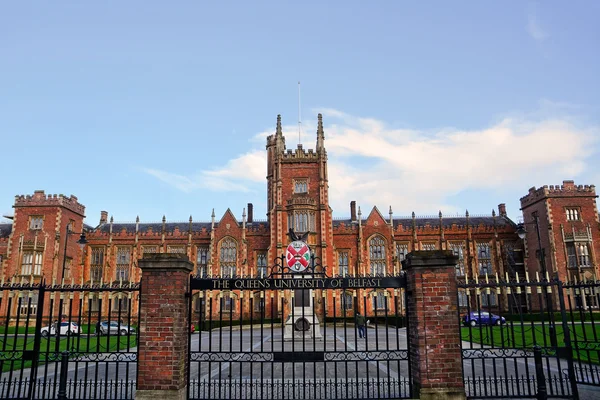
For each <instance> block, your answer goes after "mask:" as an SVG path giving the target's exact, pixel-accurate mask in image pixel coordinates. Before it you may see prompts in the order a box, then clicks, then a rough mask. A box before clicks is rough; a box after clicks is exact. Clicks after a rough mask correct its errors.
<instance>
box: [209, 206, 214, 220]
mask: <svg viewBox="0 0 600 400" xmlns="http://www.w3.org/2000/svg"><path fill="white" fill-rule="evenodd" d="M210 217H211V218H214V217H215V209H214V208H213V209H212V214H211V215H210Z"/></svg>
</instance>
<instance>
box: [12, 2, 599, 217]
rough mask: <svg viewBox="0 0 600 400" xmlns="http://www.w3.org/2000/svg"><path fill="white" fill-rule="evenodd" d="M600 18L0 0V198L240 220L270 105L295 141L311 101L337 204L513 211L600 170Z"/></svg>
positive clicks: (269, 124)
mask: <svg viewBox="0 0 600 400" xmlns="http://www.w3.org/2000/svg"><path fill="white" fill-rule="evenodd" d="M599 16H600V2H597V1H578V2H561V1H543V2H527V1H508V2H494V3H492V2H479V1H463V2H443V1H431V2H399V1H377V2H361V1H349V0H345V1H328V2H318V1H302V2H287V1H253V2H246V1H223V2H210V3H209V2H196V1H190V2H185V1H179V2H158V1H156V2H155V1H128V2H120V1H105V2H75V1H73V2H63V1H54V2H44V3H41V2H27V3H26V2H2V3H0V144H1V150H0V155H1V160H2V167H3V168H2V172H3V173H2V177H3V179H2V185H1V186H0V187H1V188H2V189H1V190H0V194H1V196H0V212H1V213H2V215H11V214H12V213H13V209H12V205H13V202H14V196H15V195H27V194H33V192H34V191H35V190H45V192H46V193H53V194H54V193H56V194H60V193H62V194H65V195H67V196H69V195H71V194H73V195H75V196H77V197H78V199H79V201H80V202H81V203H82V204H84V205H85V206H86V216H87V218H86V223H88V224H89V225H92V226H95V225H97V224H98V221H99V218H100V211H101V210H106V211H108V213H109V215H110V216H113V217H114V219H115V221H119V222H128V221H134V220H135V218H136V216H139V217H140V220H141V222H155V221H159V220H161V219H162V216H163V215H164V216H165V217H166V219H167V220H168V221H187V220H188V219H189V217H190V216H192V218H193V219H194V220H195V221H209V220H210V216H211V212H212V210H213V209H214V210H215V214H216V216H217V220H219V219H220V218H221V216H222V215H223V214H224V213H225V211H226V210H227V208H230V209H231V211H232V212H233V213H234V215H236V217H237V218H238V219H239V220H241V218H242V217H241V216H242V211H243V209H244V208H245V207H246V205H247V203H253V204H254V218H255V219H265V218H266V212H267V210H266V196H267V194H266V169H267V165H266V153H265V144H266V136H267V135H270V134H273V133H274V131H275V123H276V119H277V115H278V114H281V115H282V122H283V124H284V135H285V136H286V145H287V148H288V149H295V148H296V147H297V145H298V143H299V142H300V143H302V145H303V147H304V148H305V149H307V148H314V147H315V144H316V120H317V114H318V113H322V114H323V124H324V130H325V146H326V149H327V153H328V160H329V161H328V163H329V186H330V193H331V194H330V205H331V207H332V209H333V215H334V218H344V217H348V216H349V214H350V207H349V203H350V201H352V200H355V201H356V202H357V205H358V206H360V207H361V209H362V211H363V215H364V216H366V215H368V213H369V211H370V210H371V209H372V207H373V206H377V207H378V208H379V210H381V211H382V213H383V214H384V215H387V213H388V210H389V207H390V206H391V207H392V210H393V212H394V216H396V217H400V216H408V215H410V214H411V213H412V212H413V211H414V212H415V213H416V215H418V216H419V215H420V216H425V215H437V213H438V211H439V210H441V211H442V213H444V214H445V215H457V214H461V215H464V212H465V210H469V213H470V214H471V215H480V214H486V215H489V214H491V212H492V209H497V205H498V204H499V203H506V206H507V211H508V215H509V217H511V218H513V219H515V220H516V219H518V218H519V216H520V211H519V205H520V203H519V199H520V198H521V197H522V196H524V195H526V194H527V192H528V190H529V188H530V187H533V186H535V187H540V186H543V185H559V184H561V183H562V181H563V180H568V179H570V180H574V181H575V183H576V184H582V185H583V184H600V168H599V167H600V154H599V148H598V146H599V143H598V139H599V138H600V78H599V76H600V74H599V73H598V71H600V51H599V49H600V45H599V44H600V24H598V23H597V21H598V17H599ZM298 82H300V89H299V85H298ZM299 94H300V96H299ZM299 111H300V112H299ZM299 116H300V118H299ZM299 119H300V120H301V124H298V121H299ZM299 125H300V127H301V128H300V129H299ZM4 221H5V222H6V221H7V220H4Z"/></svg>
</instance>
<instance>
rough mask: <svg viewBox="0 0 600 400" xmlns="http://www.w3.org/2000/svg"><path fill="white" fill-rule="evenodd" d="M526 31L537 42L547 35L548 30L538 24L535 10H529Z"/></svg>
mask: <svg viewBox="0 0 600 400" xmlns="http://www.w3.org/2000/svg"><path fill="white" fill-rule="evenodd" d="M527 32H528V33H529V36H531V37H532V38H533V39H534V40H536V41H538V42H542V41H543V40H545V39H546V38H547V37H548V36H549V35H548V32H546V30H544V29H543V28H542V26H541V25H540V22H539V21H538V18H537V15H536V14H535V12H530V13H529V15H528V16H527Z"/></svg>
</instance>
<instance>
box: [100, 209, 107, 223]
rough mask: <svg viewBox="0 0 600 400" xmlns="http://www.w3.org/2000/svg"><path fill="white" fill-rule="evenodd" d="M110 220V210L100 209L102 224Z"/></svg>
mask: <svg viewBox="0 0 600 400" xmlns="http://www.w3.org/2000/svg"><path fill="white" fill-rule="evenodd" d="M107 222H108V211H100V225H102V224H105V223H107Z"/></svg>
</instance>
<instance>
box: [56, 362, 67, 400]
mask: <svg viewBox="0 0 600 400" xmlns="http://www.w3.org/2000/svg"><path fill="white" fill-rule="evenodd" d="M68 374H69V352H68V351H63V352H62V353H61V354H60V382H59V383H58V400H67V375H68Z"/></svg>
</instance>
